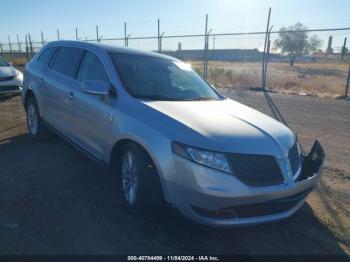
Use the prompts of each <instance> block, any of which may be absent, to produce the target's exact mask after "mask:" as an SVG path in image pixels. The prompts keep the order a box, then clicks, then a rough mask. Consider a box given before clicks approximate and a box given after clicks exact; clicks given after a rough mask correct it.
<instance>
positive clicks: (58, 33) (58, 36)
mask: <svg viewBox="0 0 350 262" xmlns="http://www.w3.org/2000/svg"><path fill="white" fill-rule="evenodd" d="M57 40H60V31H59V30H58V29H57Z"/></svg>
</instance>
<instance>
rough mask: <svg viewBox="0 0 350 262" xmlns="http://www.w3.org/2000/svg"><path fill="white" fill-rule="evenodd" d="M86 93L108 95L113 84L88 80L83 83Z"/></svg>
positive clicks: (82, 87) (83, 89)
mask: <svg viewBox="0 0 350 262" xmlns="http://www.w3.org/2000/svg"><path fill="white" fill-rule="evenodd" d="M81 89H82V91H83V92H84V93H86V94H89V95H96V96H107V95H108V94H109V93H110V90H111V85H110V84H107V83H106V82H104V81H98V80H86V81H84V82H83V83H82V84H81Z"/></svg>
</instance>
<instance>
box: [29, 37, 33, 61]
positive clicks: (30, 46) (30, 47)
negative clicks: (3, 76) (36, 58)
mask: <svg viewBox="0 0 350 262" xmlns="http://www.w3.org/2000/svg"><path fill="white" fill-rule="evenodd" d="M28 42H29V50H30V59H32V57H33V53H34V52H33V43H32V37H31V36H30V34H29V33H28Z"/></svg>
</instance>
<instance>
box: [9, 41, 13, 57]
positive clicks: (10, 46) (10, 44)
mask: <svg viewBox="0 0 350 262" xmlns="http://www.w3.org/2000/svg"><path fill="white" fill-rule="evenodd" d="M8 40H9V48H10V57H11V59H13V57H12V43H11V38H10V36H8Z"/></svg>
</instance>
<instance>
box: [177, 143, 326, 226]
mask: <svg viewBox="0 0 350 262" xmlns="http://www.w3.org/2000/svg"><path fill="white" fill-rule="evenodd" d="M174 158H175V167H176V172H177V182H176V186H173V187H172V188H173V190H170V192H171V193H170V198H171V200H172V201H171V202H173V203H174V204H175V205H176V207H177V208H178V209H179V210H180V211H181V212H182V213H183V214H184V215H185V216H186V217H188V218H190V219H192V220H194V221H196V222H199V223H202V224H206V225H212V226H223V227H225V226H226V227H229V226H240V225H252V224H260V223H266V222H271V221H277V220H281V219H285V218H287V217H289V216H291V215H292V214H294V213H295V212H296V211H297V210H298V209H299V208H300V207H301V206H302V205H303V203H304V201H305V198H306V196H307V195H308V194H309V193H310V192H311V190H312V188H313V187H314V186H315V185H316V183H317V182H318V180H319V179H320V176H321V174H322V168H323V163H324V159H325V155H324V151H323V148H322V146H321V145H320V144H319V142H318V141H315V143H314V145H313V147H312V149H311V151H310V153H309V155H307V156H303V160H304V161H303V165H302V168H301V169H300V170H299V173H298V174H297V175H296V176H294V177H292V178H290V180H288V181H287V182H286V183H285V184H282V185H279V186H270V187H251V186H248V185H246V184H244V183H243V182H241V181H240V180H239V179H237V178H236V177H235V176H233V175H229V174H225V173H222V172H219V171H216V170H213V169H210V168H206V167H204V166H201V165H197V164H195V163H193V162H190V161H188V160H186V159H183V158H181V157H179V156H174Z"/></svg>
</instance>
